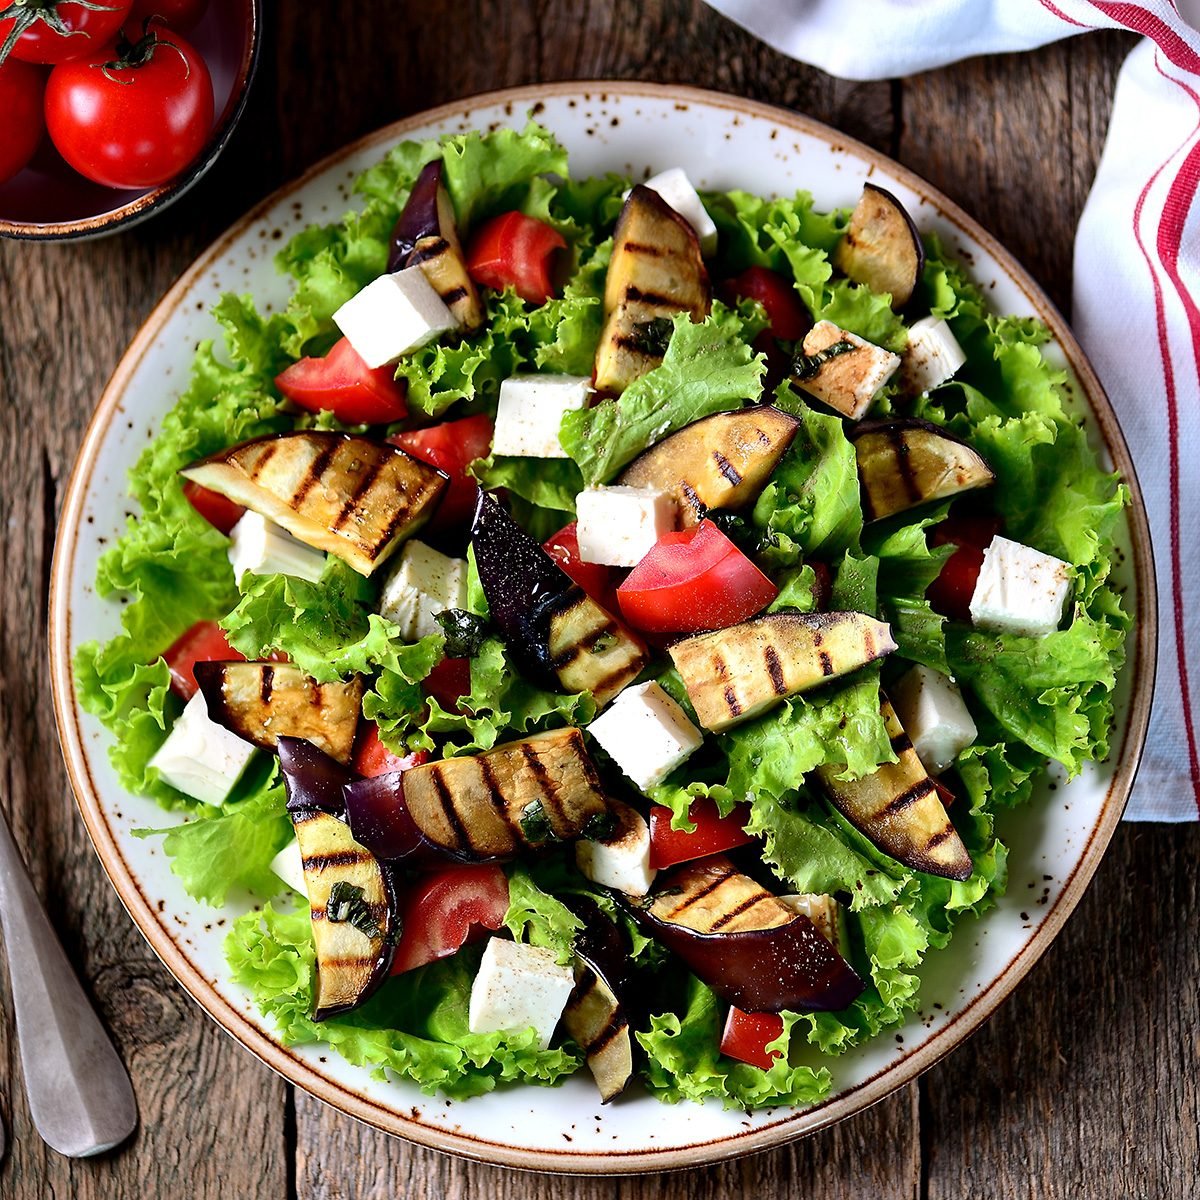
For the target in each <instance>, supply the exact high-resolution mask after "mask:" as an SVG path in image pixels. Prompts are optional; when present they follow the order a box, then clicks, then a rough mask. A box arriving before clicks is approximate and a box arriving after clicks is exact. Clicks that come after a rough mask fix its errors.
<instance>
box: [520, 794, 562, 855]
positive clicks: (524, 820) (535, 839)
mask: <svg viewBox="0 0 1200 1200" xmlns="http://www.w3.org/2000/svg"><path fill="white" fill-rule="evenodd" d="M521 833H522V835H523V836H524V838H525V840H526V841H527V842H529V843H531V844H532V845H537V844H538V843H539V842H549V841H554V840H555V833H554V828H553V826H552V825H551V824H550V818H549V817H548V816H546V810H545V809H544V808H543V807H542V802H541V801H540V800H531V801H530V802H529V803H528V804H527V805H526V806H525V808H524V810H523V811H522V813H521Z"/></svg>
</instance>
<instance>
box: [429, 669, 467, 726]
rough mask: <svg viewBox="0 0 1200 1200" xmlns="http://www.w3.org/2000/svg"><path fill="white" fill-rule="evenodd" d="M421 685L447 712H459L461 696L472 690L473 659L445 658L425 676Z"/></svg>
mask: <svg viewBox="0 0 1200 1200" xmlns="http://www.w3.org/2000/svg"><path fill="white" fill-rule="evenodd" d="M421 686H422V687H423V688H424V689H425V694H426V695H427V696H432V697H433V698H434V699H435V700H436V701H437V702H438V703H439V704H440V705H441V706H442V708H443V709H444V710H445V711H446V712H450V713H452V712H457V711H458V701H459V698H460V697H462V696H465V695H466V694H467V693H468V692H469V691H470V690H471V660H470V659H469V658H443V659H442V661H441V662H440V663H438V664H437V666H436V667H434V668H433V670H432V671H430V672H429V674H428V675H426V676H425V679H424V681H423V682H422V684H421Z"/></svg>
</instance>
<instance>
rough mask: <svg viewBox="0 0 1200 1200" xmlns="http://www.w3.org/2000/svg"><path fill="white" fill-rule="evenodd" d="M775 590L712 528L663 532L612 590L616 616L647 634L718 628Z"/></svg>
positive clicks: (756, 608) (748, 613) (747, 613)
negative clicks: (615, 591)
mask: <svg viewBox="0 0 1200 1200" xmlns="http://www.w3.org/2000/svg"><path fill="white" fill-rule="evenodd" d="M777 595H779V589H778V588H776V586H775V585H774V584H773V583H772V582H771V581H770V580H769V579H768V578H767V577H766V576H765V575H764V574H763V573H762V572H761V571H760V570H759V569H758V568H757V567H756V566H755V565H754V564H753V563H752V562H751V561H750V560H749V559H748V558H747V557H746V556H745V555H744V554H743V553H742V552H741V551H740V550H739V549H738V548H737V547H736V546H735V545H734V544H733V543H732V542H731V541H730V540H729V539H728V538H727V537H726V536H725V535H724V534H723V533H722V532H721V531H720V530H719V529H718V528H717V527H716V525H714V524H713V523H712V521H708V520H704V521H701V522H700V524H699V525H696V526H693V527H692V528H691V529H684V530H681V531H680V532H679V533H667V534H664V535H663V536H662V537H661V538H659V539H658V541H657V543H655V546H654V548H653V549H652V550H651V551H650V553H649V554H647V555H646V557H645V558H643V559H642V561H641V562H640V563H638V565H637V566H636V567H634V568H633V570H632V571H631V572H630V573H629V575H628V577H627V578H626V580H625V582H624V583H622V584H621V586H620V587H619V588H617V601H618V603H619V604H620V606H621V615H622V616H624V617H625V619H626V620H627V621H628V622H629V623H630V624H631V625H633V626H634V627H635V628H636V629H644V630H646V631H647V632H648V633H696V632H699V631H700V630H703V629H723V628H724V627H725V626H727V625H736V624H737V623H738V622H739V621H745V620H746V619H747V618H748V617H752V616H754V614H755V613H757V612H761V611H762V610H763V609H764V608H766V607H767V605H768V604H770V603H771V601H772V600H774V599H775V597H776V596H777Z"/></svg>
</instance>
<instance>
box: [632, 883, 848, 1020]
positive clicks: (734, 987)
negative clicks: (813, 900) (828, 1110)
mask: <svg viewBox="0 0 1200 1200" xmlns="http://www.w3.org/2000/svg"><path fill="white" fill-rule="evenodd" d="M622 902H623V903H626V904H627V906H628V908H629V910H630V912H631V913H632V914H633V915H634V917H635V919H636V920H637V921H638V922H639V923H640V924H641V926H642V928H643V929H644V930H645V932H646V933H648V934H650V935H652V936H653V937H654V938H656V939H657V940H658V941H660V942H662V944H663V945H664V946H666V948H667V949H668V950H670V951H671V953H672V954H675V955H676V956H677V957H678V958H680V959H681V960H682V961H683V962H684V964H685V965H686V966H687V967H688V969H689V970H690V971H691V972H692V973H693V974H694V975H696V976H697V977H698V978H699V979H700V980H702V981H703V982H704V983H706V984H708V986H709V987H710V988H712V990H713V991H714V992H716V994H717V995H718V996H720V998H721V999H722V1000H725V1001H726V1002H728V1003H729V1004H732V1005H734V1007H735V1008H740V1009H741V1010H742V1011H743V1012H773V1013H777V1012H782V1011H783V1010H784V1009H787V1010H788V1011H791V1012H806V1011H807V1012H840V1011H841V1010H842V1009H844V1008H846V1007H848V1006H849V1005H850V1004H852V1003H853V1002H854V1001H855V1000H856V999H857V998H858V996H859V995H861V993H862V991H863V988H864V987H865V984H864V983H863V981H862V980H861V979H860V978H859V976H858V974H857V972H856V971H855V970H854V968H853V967H851V966H850V964H849V963H848V962H846V960H845V959H844V958H842V956H841V955H840V954H839V953H838V952H837V951H836V950H835V949H834V948H833V947H832V946H831V945H830V944H829V943H828V942H827V941H826V940H825V939H824V938H823V937H822V936H821V934H820V932H819V931H818V930H817V927H816V926H815V925H814V924H813V923H812V921H810V920H809V919H808V918H807V917H805V916H800V915H799V914H797V917H796V919H795V920H794V921H789V922H788V923H787V924H786V925H777V926H775V927H774V928H771V929H746V930H740V931H739V932H736V933H699V932H697V931H696V930H694V929H688V928H687V927H686V926H683V925H679V924H676V923H675V922H674V921H663V920H661V919H659V918H658V917H655V916H652V915H651V914H650V913H649V912H648V911H647V910H646V909H644V908H641V907H640V906H639V905H637V904H633V903H629V902H628V901H625V900H624V899H622Z"/></svg>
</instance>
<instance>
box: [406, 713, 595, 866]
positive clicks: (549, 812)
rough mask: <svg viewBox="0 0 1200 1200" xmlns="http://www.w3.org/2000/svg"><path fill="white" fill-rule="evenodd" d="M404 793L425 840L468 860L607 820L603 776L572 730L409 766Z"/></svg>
mask: <svg viewBox="0 0 1200 1200" xmlns="http://www.w3.org/2000/svg"><path fill="white" fill-rule="evenodd" d="M403 790H404V803H405V805H406V807H407V808H408V811H409V814H410V815H411V817H412V819H413V821H414V822H415V823H416V826H417V828H418V829H419V830H420V831H421V833H422V834H423V835H424V837H425V838H426V839H427V840H428V841H430V842H432V843H433V845H435V846H440V847H441V848H442V849H443V850H445V851H447V852H449V853H451V854H454V855H457V856H459V857H461V858H463V859H468V860H471V861H480V860H483V859H493V858H510V857H511V856H512V855H514V854H516V853H518V852H519V851H521V850H524V849H527V848H530V847H534V848H536V847H539V846H544V845H547V844H548V843H550V842H554V841H566V840H568V839H570V838H576V837H579V836H580V835H581V834H583V833H585V832H586V831H587V830H588V829H589V826H590V825H591V824H592V823H593V822H597V823H601V824H605V825H607V824H608V823H609V817H608V810H609V803H608V800H607V798H606V797H605V795H604V793H603V792H602V791H601V787H600V777H599V775H598V774H597V772H596V766H595V764H594V763H593V762H592V760H591V758H590V757H589V756H588V753H587V750H586V749H585V748H584V744H583V734H582V733H580V732H579V730H578V729H575V728H567V729H555V730H552V731H551V732H549V733H539V734H536V735H535V736H534V737H528V738H521V739H520V740H518V741H515V742H505V743H504V744H503V745H501V746H496V747H495V748H494V749H492V750H489V751H488V752H487V753H486V754H476V755H463V756H461V757H459V758H446V759H442V760H441V761H440V762H432V763H425V764H423V765H422V766H419V767H411V768H410V769H409V770H408V771H406V772H405V774H404V776H403Z"/></svg>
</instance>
